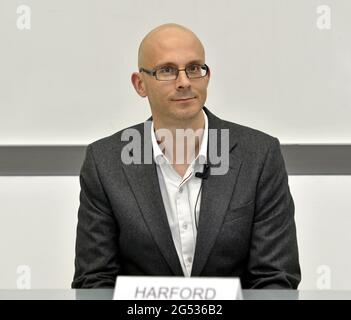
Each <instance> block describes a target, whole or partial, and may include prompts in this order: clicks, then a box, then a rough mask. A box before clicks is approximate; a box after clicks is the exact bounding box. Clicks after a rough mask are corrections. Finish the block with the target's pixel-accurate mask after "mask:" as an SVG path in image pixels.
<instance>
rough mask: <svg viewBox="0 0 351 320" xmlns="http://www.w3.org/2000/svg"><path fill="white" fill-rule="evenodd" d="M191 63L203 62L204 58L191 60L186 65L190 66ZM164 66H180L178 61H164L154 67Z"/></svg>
mask: <svg viewBox="0 0 351 320" xmlns="http://www.w3.org/2000/svg"><path fill="white" fill-rule="evenodd" d="M191 64H201V65H202V64H203V62H202V60H200V59H198V60H191V61H189V62H188V63H187V64H186V66H189V65H191ZM164 66H174V67H178V66H177V64H176V63H174V62H162V63H158V64H157V65H156V66H155V68H154V69H157V68H162V67H164Z"/></svg>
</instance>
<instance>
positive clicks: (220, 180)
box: [191, 109, 242, 276]
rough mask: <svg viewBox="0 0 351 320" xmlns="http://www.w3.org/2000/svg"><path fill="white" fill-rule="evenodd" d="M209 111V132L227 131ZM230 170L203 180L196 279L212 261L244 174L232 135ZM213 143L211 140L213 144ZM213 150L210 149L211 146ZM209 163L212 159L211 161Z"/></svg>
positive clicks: (195, 262)
mask: <svg viewBox="0 0 351 320" xmlns="http://www.w3.org/2000/svg"><path fill="white" fill-rule="evenodd" d="M205 112H206V113H207V115H208V119H209V129H211V128H212V129H221V128H222V129H224V127H222V124H223V121H222V120H220V119H219V118H217V117H215V116H214V115H213V114H211V113H210V112H209V111H208V110H207V109H205ZM229 137H230V147H229V170H228V172H227V173H226V174H224V175H212V174H211V171H210V175H209V176H208V178H207V179H205V180H203V189H202V196H201V206H200V217H199V227H198V233H197V238H196V247H195V256H194V262H193V267H192V272H191V275H192V276H200V274H201V272H202V269H203V268H204V266H205V263H206V261H207V259H208V256H209V254H210V252H211V249H212V247H213V245H214V243H215V241H216V238H217V235H218V233H219V231H220V228H221V225H222V222H223V219H224V216H225V213H226V210H227V208H228V205H229V202H230V199H231V198H232V195H233V190H234V188H235V184H236V181H237V177H238V174H239V172H240V168H241V163H242V160H241V159H240V158H239V157H238V155H237V154H236V153H235V146H236V144H237V142H236V138H235V136H233V135H230V136H229ZM209 143H210V141H209ZM209 147H210V146H209ZM209 160H211V159H210V158H209Z"/></svg>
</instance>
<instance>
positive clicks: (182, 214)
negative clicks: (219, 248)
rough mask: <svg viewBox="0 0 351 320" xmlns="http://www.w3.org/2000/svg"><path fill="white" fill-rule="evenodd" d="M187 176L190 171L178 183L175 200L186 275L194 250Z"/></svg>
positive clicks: (189, 270) (191, 262) (189, 272)
mask: <svg viewBox="0 0 351 320" xmlns="http://www.w3.org/2000/svg"><path fill="white" fill-rule="evenodd" d="M189 176H191V173H190V175H188V178H185V179H183V181H182V183H181V184H180V185H179V187H178V194H177V200H176V202H177V215H178V223H179V235H180V242H181V248H182V256H183V260H184V264H185V267H186V269H187V272H188V276H190V274H191V268H192V264H193V257H194V251H195V246H194V234H193V229H192V219H191V214H192V213H191V206H190V201H189V191H188V188H187V180H188V179H189Z"/></svg>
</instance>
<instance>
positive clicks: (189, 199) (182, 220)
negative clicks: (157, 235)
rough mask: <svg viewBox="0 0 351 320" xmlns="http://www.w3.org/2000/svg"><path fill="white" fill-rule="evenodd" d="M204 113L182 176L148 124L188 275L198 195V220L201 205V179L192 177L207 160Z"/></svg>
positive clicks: (165, 201) (171, 223) (167, 207)
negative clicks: (197, 145)
mask: <svg viewBox="0 0 351 320" xmlns="http://www.w3.org/2000/svg"><path fill="white" fill-rule="evenodd" d="M203 114H204V118H205V128H204V131H203V138H202V141H201V146H200V148H199V154H198V155H197V157H196V158H195V159H194V160H193V161H192V162H191V164H190V165H189V167H188V169H187V170H186V172H185V174H184V177H181V176H180V175H179V174H178V173H177V171H176V170H175V169H174V168H173V166H172V164H171V162H170V161H169V160H168V159H167V157H166V156H165V155H164V154H163V152H162V151H161V149H160V147H159V145H158V143H157V140H156V137H155V133H154V125H153V123H152V125H151V139H152V147H153V156H154V160H155V163H156V168H157V175H158V181H159V185H160V189H161V194H162V199H163V204H164V207H165V210H166V214H167V219H168V223H169V226H170V229H171V233H172V238H173V242H174V245H175V248H176V250H177V254H178V257H179V261H180V264H181V266H182V269H183V273H184V275H185V276H187V277H190V275H191V269H192V265H193V259H194V253H195V244H196V235H197V229H196V225H195V217H194V210H195V203H196V199H197V198H198V201H197V205H196V213H195V214H196V220H197V223H198V221H199V213H200V205H201V191H200V187H201V183H202V179H200V178H197V177H195V173H196V172H202V171H203V168H204V164H205V163H206V159H207V142H208V120H207V116H206V114H205V112H203ZM199 192H200V194H199ZM198 195H199V197H198Z"/></svg>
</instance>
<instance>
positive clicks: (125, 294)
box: [113, 276, 242, 300]
mask: <svg viewBox="0 0 351 320" xmlns="http://www.w3.org/2000/svg"><path fill="white" fill-rule="evenodd" d="M113 299H114V300H241V299H242V291H241V284H240V280H239V278H218V277H214V278H205V277H190V278H189V277H186V278H185V277H153V276H150V277H144V276H143V277H141V276H118V277H117V281H116V287H115V291H114V295H113Z"/></svg>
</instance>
